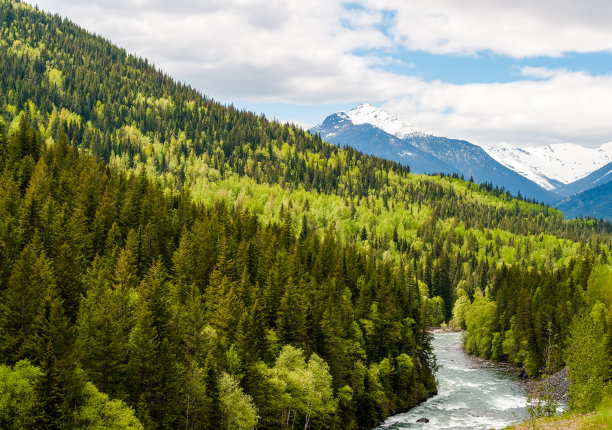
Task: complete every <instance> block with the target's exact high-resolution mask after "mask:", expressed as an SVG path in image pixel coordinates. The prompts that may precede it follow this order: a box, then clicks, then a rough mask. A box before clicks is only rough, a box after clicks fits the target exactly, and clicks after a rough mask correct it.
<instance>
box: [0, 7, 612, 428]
mask: <svg viewBox="0 0 612 430" xmlns="http://www.w3.org/2000/svg"><path fill="white" fill-rule="evenodd" d="M0 25H1V26H0V32H1V38H0V109H1V112H2V115H1V117H2V119H1V120H0V125H1V131H0V143H1V145H0V169H1V172H2V173H1V184H0V296H1V299H2V300H1V301H0V302H1V304H0V338H1V341H0V359H1V360H2V362H3V363H5V365H3V366H2V367H0V378H2V380H3V381H7V382H6V383H5V384H0V385H1V386H2V387H4V388H0V397H1V398H2V399H3V400H6V401H2V402H0V408H2V409H0V423H2V427H3V428H4V427H6V428H22V427H28V426H29V427H32V426H34V427H40V428H45V427H53V428H56V427H62V428H94V427H95V426H114V427H115V428H140V427H141V426H144V428H177V427H184V428H193V429H196V428H198V429H199V428H220V427H223V428H254V427H259V428H288V427H293V426H295V425H299V426H304V427H305V428H308V427H310V428H371V427H372V426H374V425H375V424H376V423H377V422H379V421H380V420H381V419H382V418H384V417H385V416H386V415H388V414H389V413H391V412H394V411H398V410H401V409H405V408H407V407H410V406H412V405H414V404H415V403H416V402H418V401H420V400H422V399H424V398H425V397H427V396H428V395H430V394H431V393H433V392H434V391H435V382H434V380H433V376H432V369H433V368H434V367H435V363H434V362H433V357H432V356H431V352H430V347H429V338H428V334H427V333H426V330H425V329H426V327H427V326H430V325H436V324H439V323H441V322H442V321H448V320H450V319H451V316H452V314H453V312H452V311H453V305H454V303H455V300H457V303H456V305H455V315H454V322H455V323H456V324H457V325H463V326H465V327H467V328H468V329H469V330H470V331H469V332H470V337H469V338H468V348H469V349H470V350H471V351H473V352H475V353H478V354H480V355H483V356H487V357H492V358H495V359H504V360H508V361H511V362H513V363H515V364H517V365H518V366H522V367H524V368H525V369H526V371H527V373H529V374H530V375H536V374H538V372H539V371H541V370H543V369H544V368H545V367H546V362H547V360H549V359H550V355H551V354H548V353H547V351H548V350H549V349H551V348H548V346H549V345H553V343H554V347H552V350H553V353H552V355H554V357H555V359H556V361H555V366H562V365H563V364H564V362H565V360H566V358H565V356H564V355H563V351H564V350H565V346H566V345H567V342H568V341H567V339H569V338H571V336H569V335H570V334H571V333H569V332H568V326H569V325H570V322H571V321H572V318H573V316H574V315H575V314H577V313H581V312H590V315H591V314H592V315H594V317H593V318H594V321H595V322H594V323H593V324H594V325H595V326H596V327H597V330H600V332H601V334H602V335H603V334H604V333H610V332H611V328H610V324H611V322H610V321H611V319H612V317H611V311H610V309H611V308H612V303H610V296H611V295H612V294H611V293H610V291H609V289H610V288H609V286H610V285H611V283H610V282H609V281H610V280H609V273H610V266H609V262H610V261H611V260H610V258H611V255H610V244H611V242H612V240H611V239H612V236H611V232H612V228H611V226H610V224H608V223H600V222H597V221H594V220H573V221H569V222H568V221H564V220H563V216H562V214H561V212H559V211H558V210H556V209H553V208H550V207H544V206H538V205H534V204H531V203H529V202H526V201H523V200H521V199H516V198H513V197H512V196H511V195H509V194H508V193H506V192H504V191H503V190H499V189H493V188H492V187H490V186H483V185H478V184H474V183H471V182H465V181H463V180H461V179H459V178H457V177H440V176H431V177H430V176H419V175H412V174H410V173H409V169H408V168H406V167H402V166H400V165H398V164H396V163H393V162H390V161H386V160H382V159H379V158H376V157H369V156H365V155H363V154H361V153H359V152H357V151H354V150H351V149H348V148H345V149H341V148H337V147H335V146H333V145H330V144H327V143H325V142H322V141H321V139H320V138H319V137H318V136H312V135H310V134H309V133H307V132H305V131H303V130H301V129H299V128H296V127H293V126H289V125H283V124H279V123H277V122H274V121H269V120H267V119H266V118H264V117H261V116H256V115H254V114H252V113H248V112H242V111H238V110H236V109H234V108H232V107H231V106H230V107H226V106H222V105H220V104H218V103H216V102H214V101H212V100H209V99H207V98H205V97H204V96H202V95H201V94H199V93H198V92H197V91H195V90H193V89H192V88H190V87H189V86H186V85H182V84H179V83H175V82H174V81H173V80H172V79H171V78H170V77H168V76H166V75H165V74H163V73H162V72H160V71H158V70H156V69H155V68H154V67H153V66H151V65H150V64H148V63H147V61H146V60H142V59H138V58H135V57H133V56H130V55H127V54H126V53H125V52H124V51H123V50H121V49H119V48H117V47H115V46H113V45H111V44H110V43H109V42H108V41H105V40H104V39H102V38H100V37H97V36H94V35H91V34H89V33H87V32H86V31H84V30H82V29H80V28H78V27H76V26H75V25H74V24H72V23H70V22H68V21H66V20H62V19H61V18H59V17H51V16H49V15H46V14H44V13H41V12H38V11H36V10H34V9H32V8H30V7H29V6H25V5H23V4H21V3H17V2H11V1H6V0H3V1H0ZM593 318H592V320H593ZM606 321H607V323H606ZM549 322H550V324H549ZM551 339H554V342H552V341H551ZM608 348H609V346H608ZM2 390H4V391H2ZM5 405H6V406H5ZM101 405H105V406H104V407H105V410H108V411H109V412H108V415H104V414H102V415H100V414H97V413H96V412H95V411H96V410H97V409H96V408H100V407H102V406H101ZM100 420H102V421H100ZM104 420H106V421H104ZM98 428H99V427H98Z"/></svg>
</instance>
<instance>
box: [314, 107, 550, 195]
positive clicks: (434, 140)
mask: <svg viewBox="0 0 612 430" xmlns="http://www.w3.org/2000/svg"><path fill="white" fill-rule="evenodd" d="M368 125H369V126H370V127H367V126H368ZM375 130H380V131H381V132H384V133H376V132H375ZM311 132H313V133H319V134H321V137H322V138H323V139H324V140H326V141H328V142H331V143H334V144H336V145H340V146H344V145H346V146H351V147H353V148H356V149H359V150H360V151H363V152H365V153H368V154H373V155H377V156H380V157H384V158H388V159H391V160H394V161H397V162H399V163H402V164H404V165H408V166H410V169H411V171H413V172H415V173H457V174H458V175H463V176H464V177H465V178H470V177H472V178H473V179H474V181H476V182H479V183H485V182H486V183H491V184H493V185H494V186H498V187H503V188H505V189H507V190H509V191H510V192H512V193H514V194H517V193H519V192H520V193H521V194H522V195H524V196H526V197H529V198H533V199H536V200H539V201H542V202H545V203H552V202H554V201H557V200H559V198H560V197H559V196H558V195H557V194H555V193H553V192H550V191H547V190H545V189H543V188H542V187H540V186H539V185H537V184H535V183H533V182H531V181H530V180H528V179H526V178H525V177H523V176H521V175H520V174H518V173H516V172H514V171H512V170H511V169H509V168H507V167H505V166H503V165H501V164H500V163H498V162H497V161H495V160H494V159H493V158H492V157H491V156H489V155H488V154H487V153H486V152H485V151H484V150H483V149H482V148H480V147H479V146H476V145H473V144H471V143H469V142H466V141H462V140H456V139H448V138H445V137H438V136H433V135H430V134H426V133H423V132H422V131H420V130H418V129H417V128H416V127H415V126H413V125H412V124H408V123H405V122H403V121H401V120H400V119H399V118H397V117H396V116H393V115H391V114H389V113H388V112H386V111H384V110H383V109H381V108H378V107H375V106H372V105H370V104H367V103H363V104H361V105H359V106H357V107H355V108H354V109H352V110H350V111H349V112H338V113H336V114H333V115H330V116H328V117H327V118H326V119H325V120H324V121H323V122H322V123H321V124H319V125H317V126H315V127H313V128H312V129H311ZM425 154H427V155H428V156H426V155H425Z"/></svg>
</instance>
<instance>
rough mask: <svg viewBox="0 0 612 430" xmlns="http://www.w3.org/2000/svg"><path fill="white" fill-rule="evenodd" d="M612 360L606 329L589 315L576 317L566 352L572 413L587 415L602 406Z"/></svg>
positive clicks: (584, 314) (582, 314)
mask: <svg viewBox="0 0 612 430" xmlns="http://www.w3.org/2000/svg"><path fill="white" fill-rule="evenodd" d="M610 359H611V357H609V356H608V355H607V353H606V348H605V343H604V331H603V327H602V326H601V325H600V324H595V323H594V322H593V320H592V319H591V316H590V315H589V313H587V312H582V313H581V314H579V315H576V316H575V317H574V319H573V320H572V324H571V325H570V334H569V341H568V348H567V352H566V362H567V365H568V367H569V370H568V379H569V381H570V388H569V395H570V407H571V408H572V409H574V410H576V411H579V412H588V411H591V410H593V409H594V408H595V407H596V406H597V405H598V404H599V403H600V401H601V400H602V395H603V389H604V381H605V380H606V379H607V378H608V377H609V375H610Z"/></svg>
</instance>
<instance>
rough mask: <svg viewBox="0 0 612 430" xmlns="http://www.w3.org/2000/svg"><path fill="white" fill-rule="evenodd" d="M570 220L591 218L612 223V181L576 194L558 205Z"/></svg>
mask: <svg viewBox="0 0 612 430" xmlns="http://www.w3.org/2000/svg"><path fill="white" fill-rule="evenodd" d="M557 208H558V209H560V210H561V211H563V213H564V214H565V216H566V217H568V218H577V217H581V216H583V217H584V216H590V217H593V218H597V219H599V218H601V219H605V220H609V221H612V181H608V182H606V183H604V184H603V185H600V186H597V187H595V188H590V189H587V190H586V191H583V192H581V193H578V194H574V195H573V196H571V197H568V198H567V199H564V200H562V201H561V202H559V203H558V204H557Z"/></svg>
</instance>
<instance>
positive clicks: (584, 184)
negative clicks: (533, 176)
mask: <svg viewBox="0 0 612 430" xmlns="http://www.w3.org/2000/svg"><path fill="white" fill-rule="evenodd" d="M610 181H612V162H610V163H608V164H606V165H605V166H603V167H601V168H600V169H597V170H595V171H594V172H592V173H590V174H589V175H587V176H585V177H584V178H582V179H579V180H577V181H575V182H571V183H569V184H567V185H562V186H560V187H559V188H558V190H557V192H558V193H559V194H561V195H564V196H572V195H574V194H577V193H581V192H583V191H586V190H589V189H591V188H595V187H598V186H600V185H603V184H607V183H608V182H610Z"/></svg>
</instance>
